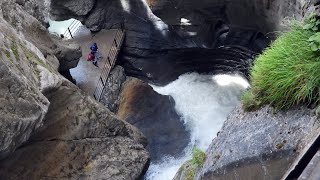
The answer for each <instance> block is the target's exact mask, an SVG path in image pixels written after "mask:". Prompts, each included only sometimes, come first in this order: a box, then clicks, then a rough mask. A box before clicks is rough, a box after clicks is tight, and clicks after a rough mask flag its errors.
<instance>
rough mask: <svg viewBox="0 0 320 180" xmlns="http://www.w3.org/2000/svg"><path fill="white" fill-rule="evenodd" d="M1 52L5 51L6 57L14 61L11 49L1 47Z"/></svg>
mask: <svg viewBox="0 0 320 180" xmlns="http://www.w3.org/2000/svg"><path fill="white" fill-rule="evenodd" d="M0 52H4V54H5V55H6V57H7V58H8V60H10V61H12V58H11V54H10V51H8V50H6V49H4V48H0Z"/></svg>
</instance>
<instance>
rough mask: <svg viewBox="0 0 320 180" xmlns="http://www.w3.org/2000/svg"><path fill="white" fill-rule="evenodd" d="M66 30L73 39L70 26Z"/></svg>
mask: <svg viewBox="0 0 320 180" xmlns="http://www.w3.org/2000/svg"><path fill="white" fill-rule="evenodd" d="M68 31H69V33H70V36H71V38H72V39H73V36H72V33H71V31H70V28H69V27H68Z"/></svg>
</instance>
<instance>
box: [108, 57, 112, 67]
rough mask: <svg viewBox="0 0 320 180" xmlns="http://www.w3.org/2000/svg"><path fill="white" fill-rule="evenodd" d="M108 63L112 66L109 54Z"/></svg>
mask: <svg viewBox="0 0 320 180" xmlns="http://www.w3.org/2000/svg"><path fill="white" fill-rule="evenodd" d="M108 63H109V66H110V67H111V61H110V57H109V56H108Z"/></svg>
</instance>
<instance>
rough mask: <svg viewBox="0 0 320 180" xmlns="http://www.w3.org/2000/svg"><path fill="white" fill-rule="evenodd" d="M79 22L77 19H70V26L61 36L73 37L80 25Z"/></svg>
mask: <svg viewBox="0 0 320 180" xmlns="http://www.w3.org/2000/svg"><path fill="white" fill-rule="evenodd" d="M81 25H82V24H81V22H80V21H78V20H74V21H72V23H71V24H70V26H69V27H68V28H67V30H66V31H65V32H64V33H63V36H64V37H65V38H66V39H71V38H72V39H73V36H74V34H75V33H76V32H77V30H78V28H79V27H80V26H81Z"/></svg>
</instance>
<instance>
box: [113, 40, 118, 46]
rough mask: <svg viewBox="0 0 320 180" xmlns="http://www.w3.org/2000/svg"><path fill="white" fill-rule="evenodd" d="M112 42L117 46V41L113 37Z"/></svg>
mask: <svg viewBox="0 0 320 180" xmlns="http://www.w3.org/2000/svg"><path fill="white" fill-rule="evenodd" d="M114 43H115V45H116V47H118V44H117V41H116V39H114Z"/></svg>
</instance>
